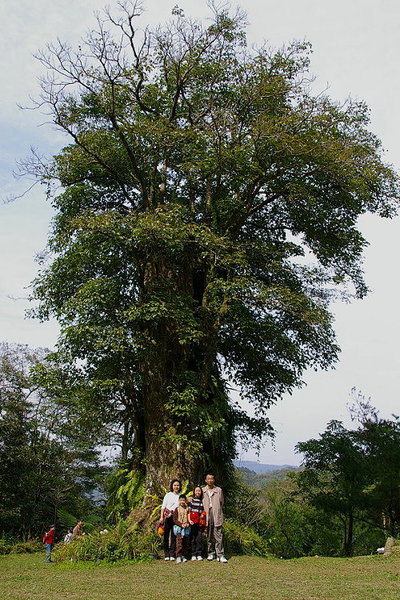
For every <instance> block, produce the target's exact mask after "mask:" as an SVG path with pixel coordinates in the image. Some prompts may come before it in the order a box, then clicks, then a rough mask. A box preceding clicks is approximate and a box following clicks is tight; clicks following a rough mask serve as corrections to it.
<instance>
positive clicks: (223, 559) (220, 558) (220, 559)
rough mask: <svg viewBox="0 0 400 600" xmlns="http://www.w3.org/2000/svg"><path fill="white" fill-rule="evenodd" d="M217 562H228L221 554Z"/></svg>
mask: <svg viewBox="0 0 400 600" xmlns="http://www.w3.org/2000/svg"><path fill="white" fill-rule="evenodd" d="M217 560H218V561H219V562H223V563H226V562H228V561H227V559H226V558H225V556H224V555H223V554H222V555H221V556H218V558H217Z"/></svg>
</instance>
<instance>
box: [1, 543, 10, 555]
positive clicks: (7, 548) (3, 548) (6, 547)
mask: <svg viewBox="0 0 400 600" xmlns="http://www.w3.org/2000/svg"><path fill="white" fill-rule="evenodd" d="M10 552H11V547H10V544H8V543H7V542H6V540H0V555H2V554H10Z"/></svg>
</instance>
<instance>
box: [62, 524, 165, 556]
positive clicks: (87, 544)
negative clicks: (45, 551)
mask: <svg viewBox="0 0 400 600" xmlns="http://www.w3.org/2000/svg"><path fill="white" fill-rule="evenodd" d="M159 550H160V539H159V537H158V536H157V534H156V533H155V532H150V533H145V532H143V531H142V530H139V529H138V528H136V529H135V528H134V527H132V525H131V523H130V522H129V520H125V521H121V522H120V523H119V524H117V527H115V528H114V529H111V530H110V531H107V532H106V533H100V532H98V531H96V532H93V533H88V534H86V535H84V536H81V537H79V538H76V539H75V540H72V541H71V542H69V543H68V544H58V545H57V547H56V549H55V552H54V558H55V560H57V561H63V560H75V561H78V560H93V561H100V560H105V561H108V562H115V561H117V560H135V559H136V560H144V559H148V558H149V557H154V558H157V557H158V553H159Z"/></svg>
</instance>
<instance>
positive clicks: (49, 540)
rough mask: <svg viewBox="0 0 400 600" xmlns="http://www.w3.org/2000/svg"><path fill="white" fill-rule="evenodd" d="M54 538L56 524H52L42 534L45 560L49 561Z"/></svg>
mask: <svg viewBox="0 0 400 600" xmlns="http://www.w3.org/2000/svg"><path fill="white" fill-rule="evenodd" d="M55 539H56V526H55V525H52V526H51V527H50V529H49V530H48V531H46V533H45V534H44V536H43V544H44V547H45V550H46V559H45V562H47V563H49V562H51V551H52V550H53V546H54V542H55Z"/></svg>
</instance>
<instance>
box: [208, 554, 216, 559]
mask: <svg viewBox="0 0 400 600" xmlns="http://www.w3.org/2000/svg"><path fill="white" fill-rule="evenodd" d="M214 558H215V554H209V555H208V556H207V560H214Z"/></svg>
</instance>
